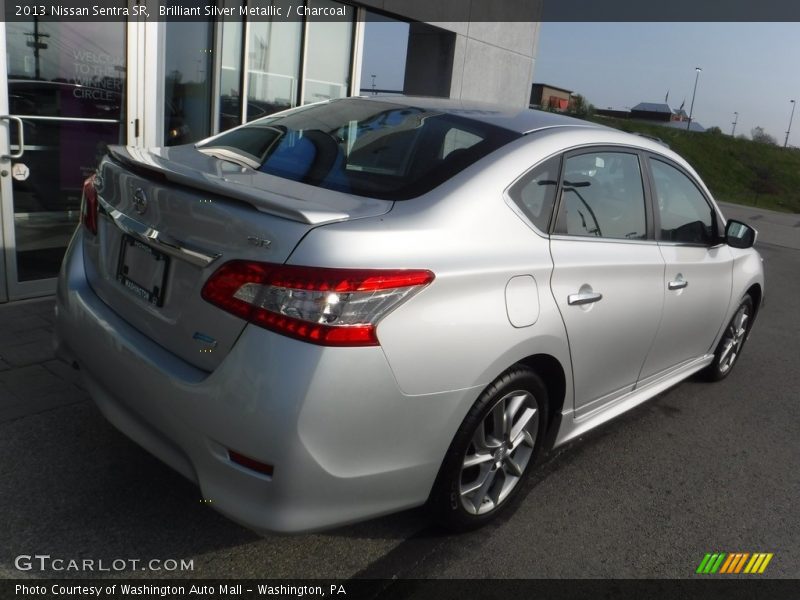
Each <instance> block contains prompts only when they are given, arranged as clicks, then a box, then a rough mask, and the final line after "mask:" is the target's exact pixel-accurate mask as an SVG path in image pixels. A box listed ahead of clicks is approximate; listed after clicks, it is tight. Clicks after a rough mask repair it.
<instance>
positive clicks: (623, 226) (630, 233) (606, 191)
mask: <svg viewBox="0 0 800 600" xmlns="http://www.w3.org/2000/svg"><path fill="white" fill-rule="evenodd" d="M562 190H563V191H562V194H561V205H560V208H559V213H558V220H557V223H556V233H561V234H565V235H575V236H584V237H587V236H588V237H602V238H609V239H624V240H642V239H646V238H647V219H646V217H645V199H644V187H643V184H642V171H641V168H640V165H639V157H638V155H636V154H629V153H623V152H590V153H586V154H580V155H577V156H570V157H568V158H566V159H565V161H564V175H563V180H562Z"/></svg>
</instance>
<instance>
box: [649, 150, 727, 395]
mask: <svg viewBox="0 0 800 600" xmlns="http://www.w3.org/2000/svg"><path fill="white" fill-rule="evenodd" d="M648 167H649V172H650V179H651V180H652V186H653V193H652V196H653V199H654V208H655V210H654V211H653V212H654V216H655V224H656V235H657V238H658V246H659V249H660V251H661V254H662V256H663V257H664V262H665V264H666V270H665V271H664V282H663V290H664V293H665V297H664V311H663V316H662V319H661V326H660V327H659V331H658V334H657V336H656V341H655V343H654V344H653V348H652V350H651V351H650V354H649V355H648V357H647V360H646V362H645V365H644V368H643V369H642V374H641V376H640V379H642V380H646V379H647V378H648V377H652V376H654V375H657V374H658V373H661V372H663V371H665V370H667V369H670V368H672V367H676V366H678V365H681V364H682V363H686V362H688V361H691V360H693V359H696V358H698V357H701V356H703V355H705V354H706V353H708V352H711V351H712V344H713V343H714V340H715V338H716V336H717V333H718V332H719V330H720V328H721V327H722V326H723V321H724V320H725V315H726V314H727V310H728V305H729V303H730V299H731V286H732V274H733V255H732V253H731V251H730V248H728V246H727V245H725V244H724V243H722V241H721V238H720V234H719V231H720V226H721V225H720V221H719V217H718V215H717V213H716V211H715V210H714V208H713V207H712V205H711V203H710V202H709V200H708V198H706V196H705V194H704V193H703V191H702V187H701V186H700V185H699V184H698V183H697V182H696V181H695V180H694V177H692V176H691V175H690V174H689V173H688V172H686V171H685V170H684V169H682V168H681V167H680V166H678V165H677V164H675V163H673V162H671V161H669V160H667V159H665V158H662V157H656V156H650V157H648Z"/></svg>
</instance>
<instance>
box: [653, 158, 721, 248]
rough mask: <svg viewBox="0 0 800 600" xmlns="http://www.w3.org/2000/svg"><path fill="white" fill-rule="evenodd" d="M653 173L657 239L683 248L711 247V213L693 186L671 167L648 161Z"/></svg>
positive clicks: (712, 238) (712, 226)
mask: <svg viewBox="0 0 800 600" xmlns="http://www.w3.org/2000/svg"><path fill="white" fill-rule="evenodd" d="M650 169H651V171H652V172H653V180H654V185H655V192H656V200H657V203H658V214H659V218H660V222H661V224H660V230H661V239H662V240H664V241H668V242H679V243H684V244H712V243H713V241H714V239H715V231H714V229H715V228H714V217H713V214H714V213H713V210H712V209H711V207H710V206H709V205H708V202H706V199H705V198H704V197H703V195H702V194H701V193H700V190H699V189H697V186H696V185H695V184H694V183H692V181H691V180H690V179H689V178H688V177H687V176H686V175H684V174H683V173H682V172H681V171H679V170H678V169H676V168H675V167H673V166H671V165H668V164H667V163H665V162H661V161H660V160H653V159H651V160H650Z"/></svg>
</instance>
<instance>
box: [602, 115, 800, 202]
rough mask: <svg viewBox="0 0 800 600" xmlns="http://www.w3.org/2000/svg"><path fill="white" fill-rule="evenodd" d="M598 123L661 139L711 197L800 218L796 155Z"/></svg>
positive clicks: (717, 138)
mask: <svg viewBox="0 0 800 600" xmlns="http://www.w3.org/2000/svg"><path fill="white" fill-rule="evenodd" d="M592 120H593V121H595V122H597V123H602V124H604V125H608V126H610V127H615V128H617V129H622V130H623V131H629V132H636V133H642V134H644V135H648V136H651V137H656V138H659V139H661V140H662V141H663V142H665V143H666V144H668V145H669V147H670V148H672V150H674V151H675V152H677V153H678V154H680V155H681V156H682V157H683V158H685V159H686V160H687V161H688V162H689V164H691V165H692V166H693V167H694V168H695V170H696V171H697V172H698V173H699V174H700V176H701V177H702V178H703V181H705V183H706V185H707V186H708V187H709V189H710V190H711V193H712V194H714V198H715V199H717V200H722V201H725V202H735V203H737V204H749V205H751V206H760V207H763V208H770V209H772V210H780V211H783V212H794V213H800V150H799V149H793V148H783V147H781V146H774V145H771V144H763V143H758V142H753V141H751V140H746V139H739V138H732V137H731V136H729V135H724V134H721V133H716V134H714V133H697V132H692V131H684V130H681V129H672V128H670V127H662V126H659V125H652V124H649V123H643V122H641V121H628V120H625V119H611V118H607V117H600V116H595V117H593V118H592Z"/></svg>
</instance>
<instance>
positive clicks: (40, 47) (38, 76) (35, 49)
mask: <svg viewBox="0 0 800 600" xmlns="http://www.w3.org/2000/svg"><path fill="white" fill-rule="evenodd" d="M25 35H29V36H31V37H32V38H33V41H32V42H27V44H26V46H28V48H33V62H34V69H35V75H36V80H37V81H38V80H40V79H41V78H42V77H41V73H40V71H39V50H47V44H45V43H44V42H40V41H39V38H49V37H50V34H49V33H39V19H38V18H37V17H34V18H33V33H26V34H25Z"/></svg>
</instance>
